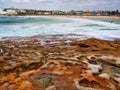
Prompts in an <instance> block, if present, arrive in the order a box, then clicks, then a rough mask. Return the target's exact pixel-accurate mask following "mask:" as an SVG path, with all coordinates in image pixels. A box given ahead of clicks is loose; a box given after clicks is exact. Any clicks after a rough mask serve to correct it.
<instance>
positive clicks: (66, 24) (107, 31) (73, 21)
mask: <svg viewBox="0 0 120 90" xmlns="http://www.w3.org/2000/svg"><path fill="white" fill-rule="evenodd" d="M29 17H30V18H32V19H34V18H38V19H39V20H43V21H40V22H38V21H37V22H32V21H31V22H27V23H14V24H12V23H9V24H6V25H0V26H1V28H0V38H2V37H6V36H7V37H8V36H33V35H39V34H51V35H52V34H80V35H85V36H87V37H95V38H100V39H109V40H110V39H112V38H120V25H118V24H113V23H107V22H102V21H96V20H88V19H81V18H53V17H32V16H28V17H20V18H21V19H22V18H29ZM40 18H42V19H40ZM44 19H48V21H46V22H44Z"/></svg>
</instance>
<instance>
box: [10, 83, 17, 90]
mask: <svg viewBox="0 0 120 90" xmlns="http://www.w3.org/2000/svg"><path fill="white" fill-rule="evenodd" d="M17 88H18V87H17V85H16V84H11V85H9V86H8V90H17Z"/></svg>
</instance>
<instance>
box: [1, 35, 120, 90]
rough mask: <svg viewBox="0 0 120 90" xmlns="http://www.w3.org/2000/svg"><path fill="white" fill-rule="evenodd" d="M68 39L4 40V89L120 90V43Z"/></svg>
mask: <svg viewBox="0 0 120 90" xmlns="http://www.w3.org/2000/svg"><path fill="white" fill-rule="evenodd" d="M68 36H71V35H68ZM68 36H64V35H47V36H33V37H17V38H4V39H3V40H1V41H0V64H1V65H0V79H1V80H0V90H7V89H8V90H119V89H120V41H105V40H99V39H95V38H90V39H87V40H80V38H76V39H73V38H68ZM62 37H63V38H62Z"/></svg>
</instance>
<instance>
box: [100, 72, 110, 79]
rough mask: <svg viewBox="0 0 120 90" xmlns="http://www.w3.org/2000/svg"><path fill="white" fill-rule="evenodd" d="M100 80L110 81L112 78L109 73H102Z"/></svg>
mask: <svg viewBox="0 0 120 90" xmlns="http://www.w3.org/2000/svg"><path fill="white" fill-rule="evenodd" d="M99 77H100V78H104V79H108V80H109V79H110V76H109V75H108V74H107V73H102V74H100V75H99Z"/></svg>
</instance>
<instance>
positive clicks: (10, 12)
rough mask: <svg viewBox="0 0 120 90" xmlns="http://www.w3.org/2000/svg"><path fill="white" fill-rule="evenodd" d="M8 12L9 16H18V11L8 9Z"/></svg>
mask: <svg viewBox="0 0 120 90" xmlns="http://www.w3.org/2000/svg"><path fill="white" fill-rule="evenodd" d="M6 11H7V14H8V15H16V14H17V12H16V10H13V9H7V10H6Z"/></svg>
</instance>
